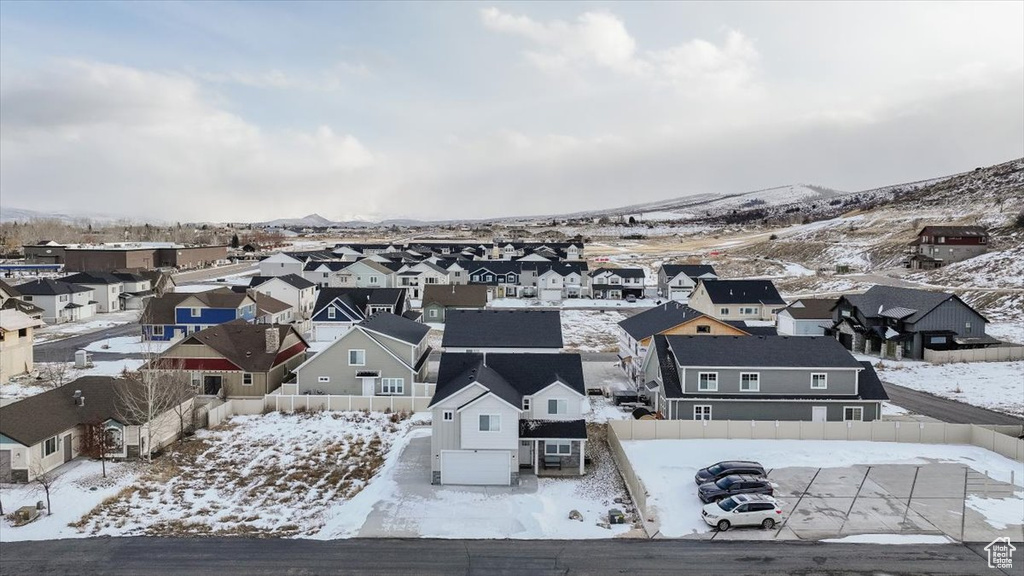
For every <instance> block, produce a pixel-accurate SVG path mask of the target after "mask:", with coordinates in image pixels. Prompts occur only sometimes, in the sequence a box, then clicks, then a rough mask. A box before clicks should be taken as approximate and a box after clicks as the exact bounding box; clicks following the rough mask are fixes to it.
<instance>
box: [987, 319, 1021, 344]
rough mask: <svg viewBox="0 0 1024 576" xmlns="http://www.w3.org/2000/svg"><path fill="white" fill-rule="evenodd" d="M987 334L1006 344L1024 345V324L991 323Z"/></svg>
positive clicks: (988, 325)
mask: <svg viewBox="0 0 1024 576" xmlns="http://www.w3.org/2000/svg"><path fill="white" fill-rule="evenodd" d="M985 333H986V334H988V335H989V336H993V337H995V338H998V339H1000V340H1002V341H1004V342H1013V343H1015V344H1024V322H1020V321H1018V322H990V323H988V324H987V325H985Z"/></svg>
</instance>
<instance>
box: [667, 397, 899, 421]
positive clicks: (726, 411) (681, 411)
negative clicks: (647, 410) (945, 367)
mask: <svg viewBox="0 0 1024 576" xmlns="http://www.w3.org/2000/svg"><path fill="white" fill-rule="evenodd" d="M669 402H670V407H669V410H668V413H667V414H665V410H664V409H663V410H662V413H663V414H665V416H666V417H667V418H669V419H670V420H692V419H693V407H694V406H695V405H711V418H712V420H801V421H810V420H811V417H812V408H813V407H814V406H825V407H826V408H827V416H826V418H827V419H828V421H830V422H841V421H842V420H843V408H844V407H847V406H860V407H862V408H864V421H865V422H867V421H871V420H876V419H878V418H879V410H880V407H881V403H879V402H865V401H863V400H850V401H845V400H829V401H822V402H814V401H806V402H805V401H800V402H794V401H790V400H766V399H759V400H754V401H751V402H738V401H722V400H716V399H708V400H696V399H695V400H691V399H686V400H670V401H669Z"/></svg>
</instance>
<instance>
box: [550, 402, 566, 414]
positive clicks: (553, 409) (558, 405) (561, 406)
mask: <svg viewBox="0 0 1024 576" xmlns="http://www.w3.org/2000/svg"><path fill="white" fill-rule="evenodd" d="M568 412H569V402H568V401H567V400H548V414H551V415H555V414H566V413H568Z"/></svg>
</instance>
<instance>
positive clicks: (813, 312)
mask: <svg viewBox="0 0 1024 576" xmlns="http://www.w3.org/2000/svg"><path fill="white" fill-rule="evenodd" d="M836 302H838V299H837V298H801V299H799V300H796V301H794V302H793V303H791V304H790V305H789V306H786V307H785V308H783V309H782V311H781V312H779V314H778V317H777V322H776V323H777V325H778V331H779V335H781V336H824V335H825V330H826V329H827V328H831V327H832V308H833V307H834V306H835V305H836Z"/></svg>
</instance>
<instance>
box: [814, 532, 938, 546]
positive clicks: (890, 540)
mask: <svg viewBox="0 0 1024 576" xmlns="http://www.w3.org/2000/svg"><path fill="white" fill-rule="evenodd" d="M822 542H829V543H832V544H950V543H953V542H955V540H953V539H951V538H950V537H948V536H943V535H941V534H855V535H853V536H844V537H842V538H827V539H825V540H822Z"/></svg>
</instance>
